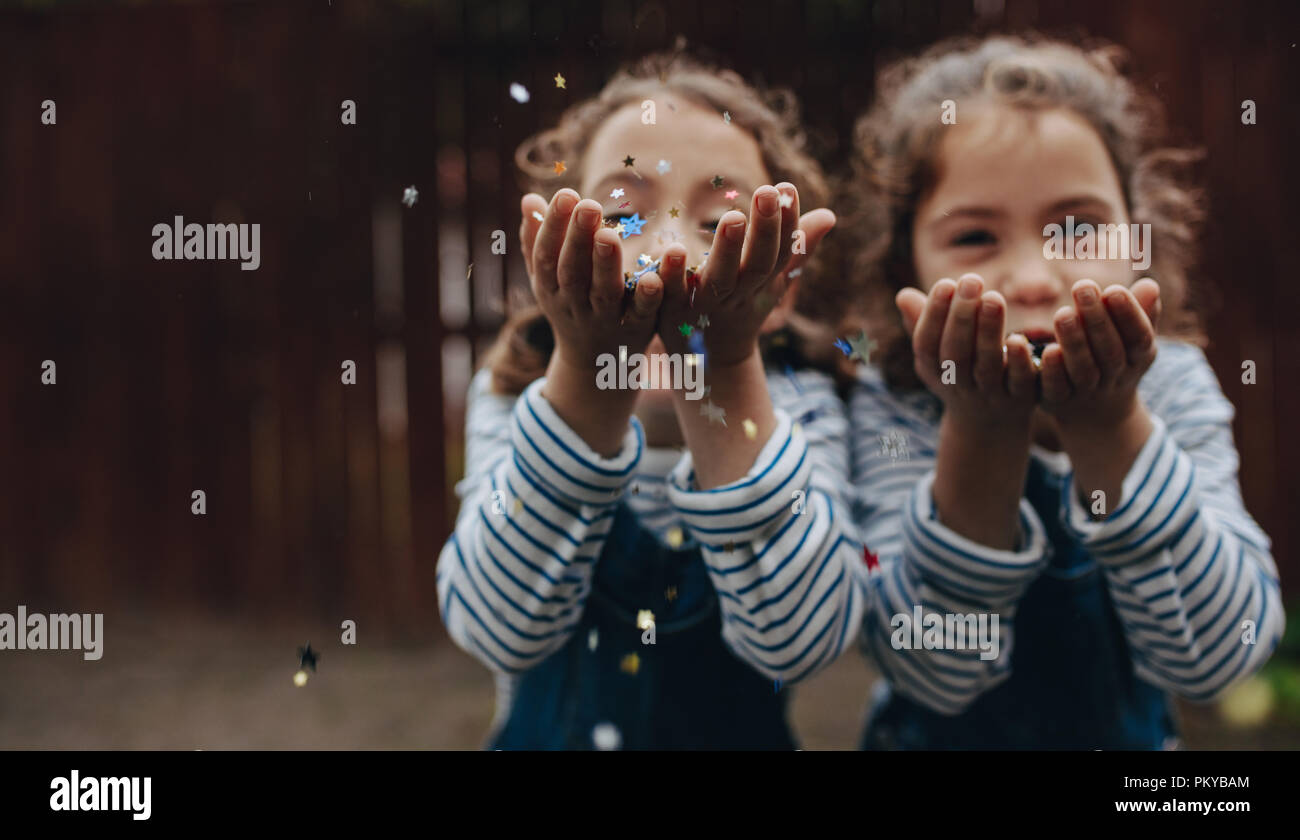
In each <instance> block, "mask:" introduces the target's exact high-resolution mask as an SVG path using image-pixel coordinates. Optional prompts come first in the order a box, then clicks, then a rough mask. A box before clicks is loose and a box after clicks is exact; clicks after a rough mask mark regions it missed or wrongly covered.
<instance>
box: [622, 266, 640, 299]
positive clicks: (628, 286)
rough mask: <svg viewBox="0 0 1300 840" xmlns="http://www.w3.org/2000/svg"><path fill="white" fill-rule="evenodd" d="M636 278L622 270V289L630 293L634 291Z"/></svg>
mask: <svg viewBox="0 0 1300 840" xmlns="http://www.w3.org/2000/svg"><path fill="white" fill-rule="evenodd" d="M636 282H637V280H636V278H635V277H633V276H632V275H631V274H628V273H627V272H626V271H625V272H623V291H625V292H627V293H628V294H632V293H634V292H635V291H636Z"/></svg>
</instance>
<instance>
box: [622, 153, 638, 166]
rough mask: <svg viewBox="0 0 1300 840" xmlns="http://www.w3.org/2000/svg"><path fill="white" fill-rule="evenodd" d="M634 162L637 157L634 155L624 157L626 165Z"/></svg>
mask: <svg viewBox="0 0 1300 840" xmlns="http://www.w3.org/2000/svg"><path fill="white" fill-rule="evenodd" d="M634 163H636V158H634V157H632V156H631V155H628V156H627V157H625V158H623V165H624V166H631V165H632V164H634Z"/></svg>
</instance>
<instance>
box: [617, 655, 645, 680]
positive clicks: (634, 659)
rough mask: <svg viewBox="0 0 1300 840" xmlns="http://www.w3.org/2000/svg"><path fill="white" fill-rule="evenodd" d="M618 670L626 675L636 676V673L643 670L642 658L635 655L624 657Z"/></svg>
mask: <svg viewBox="0 0 1300 840" xmlns="http://www.w3.org/2000/svg"><path fill="white" fill-rule="evenodd" d="M618 669H619V670H620V671H622V672H623V673H625V674H631V675H632V676H634V677H635V676H636V672H637V671H639V670H641V657H639V656H637V655H636V654H635V653H629V654H628V655H627V656H624V657H623V661H622V662H620V663H618Z"/></svg>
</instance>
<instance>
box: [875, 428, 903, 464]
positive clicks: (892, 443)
mask: <svg viewBox="0 0 1300 840" xmlns="http://www.w3.org/2000/svg"><path fill="white" fill-rule="evenodd" d="M880 454H881V455H885V456H888V457H889V458H890V459H891V460H894V461H898V460H903V461H906V460H909V453H908V450H907V434H906V433H905V432H901V431H899V430H898V429H890V430H889V431H888V432H886V433H885V434H883V435H881V436H880Z"/></svg>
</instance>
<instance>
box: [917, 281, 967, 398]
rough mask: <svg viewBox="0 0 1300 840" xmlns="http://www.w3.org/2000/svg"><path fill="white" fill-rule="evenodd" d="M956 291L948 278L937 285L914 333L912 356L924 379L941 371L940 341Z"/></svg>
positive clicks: (955, 287) (931, 290)
mask: <svg viewBox="0 0 1300 840" xmlns="http://www.w3.org/2000/svg"><path fill="white" fill-rule="evenodd" d="M956 289H957V286H956V284H955V283H953V282H952V281H951V280H949V279H948V278H946V277H945V278H943V279H942V280H940V281H939V282H938V283H935V284H934V287H933V288H932V289H930V297H929V299H928V301H927V302H926V305H925V308H924V310H923V311H922V312H921V319H920V320H919V321H917V323H916V331H915V332H913V333H912V355H913V356H914V357H915V359H916V372H917V373H918V374H919V375H920V376H922V377H927V376H933V375H934V373H935V372H936V371H937V370H938V369H939V341H940V340H941V339H942V338H943V332H944V329H943V328H944V324H946V323H947V321H948V311H949V309H951V307H952V300H953V295H954V294H955V292H956Z"/></svg>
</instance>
